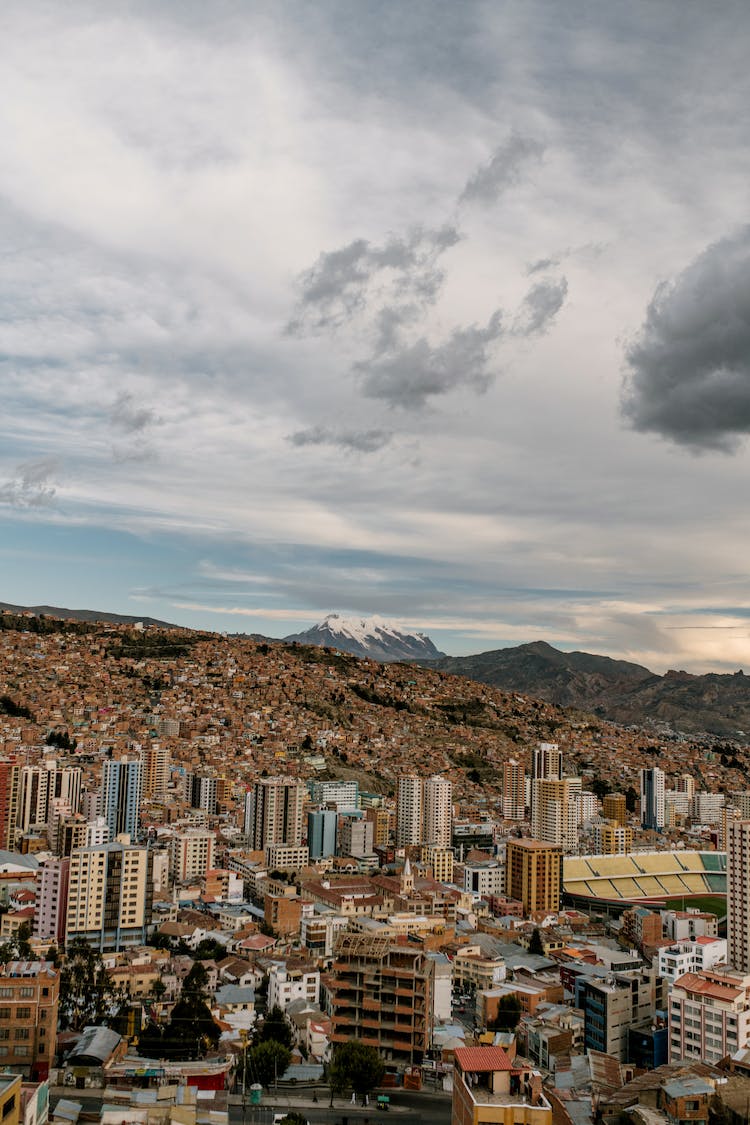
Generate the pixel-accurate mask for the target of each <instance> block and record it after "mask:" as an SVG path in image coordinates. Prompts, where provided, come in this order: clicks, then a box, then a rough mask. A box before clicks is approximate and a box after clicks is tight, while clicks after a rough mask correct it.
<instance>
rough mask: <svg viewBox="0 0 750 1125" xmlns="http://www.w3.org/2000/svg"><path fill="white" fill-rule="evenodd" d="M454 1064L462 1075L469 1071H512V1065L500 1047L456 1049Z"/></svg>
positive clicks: (476, 1072)
mask: <svg viewBox="0 0 750 1125" xmlns="http://www.w3.org/2000/svg"><path fill="white" fill-rule="evenodd" d="M454 1055H455V1058H456V1062H457V1063H458V1065H459V1066H460V1067H461V1070H462V1071H463V1072H464V1074H465V1073H466V1072H467V1071H471V1072H473V1073H475V1074H478V1073H480V1072H481V1071H495V1070H512V1069H513V1063H512V1062H511V1061H510V1059H509V1058H508V1055H507V1054H506V1052H505V1051H504V1050H503V1048H502V1047H456V1050H455V1052H454Z"/></svg>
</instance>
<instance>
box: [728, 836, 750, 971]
mask: <svg viewBox="0 0 750 1125" xmlns="http://www.w3.org/2000/svg"><path fill="white" fill-rule="evenodd" d="M726 832H727V941H728V946H729V950H728V956H729V964H730V965H732V967H733V968H735V969H737V970H738V971H739V972H742V973H750V820H728V821H727V825H726Z"/></svg>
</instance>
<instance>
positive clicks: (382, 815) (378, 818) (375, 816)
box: [365, 809, 393, 848]
mask: <svg viewBox="0 0 750 1125" xmlns="http://www.w3.org/2000/svg"><path fill="white" fill-rule="evenodd" d="M365 816H366V818H367V819H368V820H370V821H372V842H373V845H374V847H376V848H384V847H387V845H388V842H389V840H390V838H391V820H392V818H393V812H392V811H391V810H390V809H367V811H366V812H365Z"/></svg>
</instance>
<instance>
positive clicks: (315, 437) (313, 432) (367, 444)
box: [287, 426, 393, 453]
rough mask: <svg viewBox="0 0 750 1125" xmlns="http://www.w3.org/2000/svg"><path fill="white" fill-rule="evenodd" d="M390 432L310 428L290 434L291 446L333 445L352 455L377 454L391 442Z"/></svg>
mask: <svg viewBox="0 0 750 1125" xmlns="http://www.w3.org/2000/svg"><path fill="white" fill-rule="evenodd" d="M392 438H393V434H392V432H391V431H390V430H331V429H329V428H328V427H327V426H311V427H310V429H307V430H298V431H297V432H296V433H294V434H290V436H289V438H288V439H287V440H288V441H290V442H291V444H292V445H297V446H305V445H333V446H338V447H339V448H340V449H345V450H348V451H350V452H353V453H377V452H378V450H380V449H383V447H384V446H386V445H388V443H389V442H390V441H391V440H392Z"/></svg>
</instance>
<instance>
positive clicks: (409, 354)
mask: <svg viewBox="0 0 750 1125" xmlns="http://www.w3.org/2000/svg"><path fill="white" fill-rule="evenodd" d="M501 320H502V314H501V313H500V311H499V310H498V311H496V312H494V313H493V314H492V316H491V317H490V320H489V322H488V323H487V325H486V327H485V328H479V327H477V325H471V326H470V327H469V328H457V329H456V330H455V331H454V332H453V333H452V334H451V336H450V338H449V339H448V340H446V342H445V343H444V344H439V345H438V346H436V347H433V346H432V345H431V344H430V343H429V342H428V341H427V340H426V339H425V338H424V337H421V338H420V339H419V340H417V341H416V342H415V343H413V344H409V345H404V346H403V347H400V348H397V349H395V350H394V351H392V352H388V353H385V354H383V355H381V356H377V357H373V358H372V359H370V360H366V361H364V362H362V363H358V364H355V367H354V370H355V372H356V373H357V374H358V375H359V376H360V377H361V379H362V390H363V392H364V394H365V395H366V396H367V397H368V398H378V399H383V400H384V401H385V402H387V403H388V404H389V405H390V406H401V407H404V408H406V409H410V410H414V409H418V408H420V407H423V406H425V405H426V403H427V401H428V399H429V398H432V397H435V396H436V395H444V394H448V393H449V392H450V391H453V390H455V389H456V388H458V387H468V388H470V389H471V390H474V391H476V392H477V393H481V392H483V391H485V390H487V388H488V386H489V385H490V383H491V382H492V379H493V377H494V373H493V372H492V370H491V369H490V363H491V358H492V357H491V349H492V345H493V344H494V343H495V341H496V340H498V339H499V337H500V336H501V334H502V324H501Z"/></svg>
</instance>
